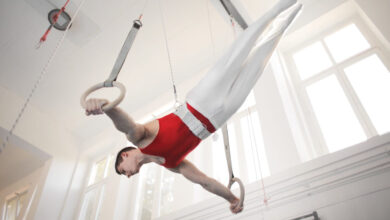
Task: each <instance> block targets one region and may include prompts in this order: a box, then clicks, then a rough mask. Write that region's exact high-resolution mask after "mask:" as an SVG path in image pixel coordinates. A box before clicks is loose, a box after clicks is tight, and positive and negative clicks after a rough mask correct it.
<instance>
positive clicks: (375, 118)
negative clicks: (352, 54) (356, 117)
mask: <svg viewBox="0 0 390 220" xmlns="http://www.w3.org/2000/svg"><path fill="white" fill-rule="evenodd" d="M345 73H346V75H347V77H348V79H349V80H350V81H351V84H352V86H353V88H354V89H355V91H356V93H357V95H358V97H359V99H360V101H361V102H362V104H363V106H364V108H365V109H366V111H367V113H368V115H369V117H370V119H371V120H372V122H373V124H374V126H375V128H376V129H377V131H378V133H379V134H383V133H386V132H388V131H390V102H389V100H390V73H389V71H388V70H387V69H386V67H385V66H384V65H383V63H382V62H381V60H380V59H379V57H378V56H377V55H372V56H370V57H368V58H366V59H364V60H361V61H359V62H357V63H355V64H353V65H352V66H349V67H348V68H346V69H345Z"/></svg>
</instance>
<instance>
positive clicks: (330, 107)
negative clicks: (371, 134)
mask: <svg viewBox="0 0 390 220" xmlns="http://www.w3.org/2000/svg"><path fill="white" fill-rule="evenodd" d="M307 93H308V96H309V99H310V101H311V103H312V106H313V109H314V113H315V115H316V116H317V120H318V123H319V125H320V127H321V130H322V133H323V135H324V138H325V141H326V143H327V146H328V148H329V151H330V152H334V151H337V150H340V149H343V148H345V147H348V146H351V145H353V144H356V143H359V142H361V141H364V140H366V136H365V134H364V132H363V130H362V128H361V126H360V124H359V122H358V120H357V118H356V116H355V114H354V112H353V110H352V108H351V106H350V104H349V102H348V100H347V97H346V96H345V94H344V92H343V90H342V88H341V86H340V85H339V83H338V81H337V79H336V77H335V76H334V75H332V76H329V77H327V78H325V79H323V80H321V81H319V82H317V83H315V84H313V85H310V86H308V87H307Z"/></svg>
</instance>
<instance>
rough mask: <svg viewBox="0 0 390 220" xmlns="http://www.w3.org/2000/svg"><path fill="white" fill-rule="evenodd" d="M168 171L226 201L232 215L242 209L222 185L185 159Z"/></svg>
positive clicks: (237, 200)
mask: <svg viewBox="0 0 390 220" xmlns="http://www.w3.org/2000/svg"><path fill="white" fill-rule="evenodd" d="M169 170H171V171H173V172H176V173H181V174H183V176H184V177H185V178H187V179H188V180H190V181H191V182H193V183H197V184H199V185H201V186H202V187H203V188H204V189H206V190H207V191H209V192H211V193H214V194H216V195H218V196H220V197H222V198H224V199H226V200H227V201H228V202H229V203H230V204H231V206H230V210H231V211H232V212H233V213H239V212H241V211H242V208H243V207H239V199H238V198H237V197H236V196H235V195H234V194H233V193H232V192H231V191H230V190H229V189H228V188H227V187H226V186H224V185H222V184H221V183H220V182H218V181H217V180H215V179H213V178H210V177H208V176H206V175H205V174H204V173H203V172H201V171H200V170H198V168H196V167H195V165H193V164H192V163H191V162H190V161H188V160H186V159H185V160H183V161H182V162H181V163H180V164H179V165H178V166H177V167H175V168H173V169H169Z"/></svg>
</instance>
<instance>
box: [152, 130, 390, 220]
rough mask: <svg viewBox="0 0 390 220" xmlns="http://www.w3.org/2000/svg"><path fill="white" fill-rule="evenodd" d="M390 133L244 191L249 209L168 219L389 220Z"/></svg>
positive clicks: (219, 208) (205, 210) (212, 204)
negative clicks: (304, 219)
mask: <svg viewBox="0 0 390 220" xmlns="http://www.w3.org/2000/svg"><path fill="white" fill-rule="evenodd" d="M389 152H390V134H387V135H384V136H382V137H375V138H373V139H371V140H368V141H367V142H364V143H361V144H358V145H356V146H353V147H351V148H347V149H344V150H343V151H339V152H336V153H333V154H328V155H325V156H323V157H320V158H318V159H316V160H312V161H309V162H306V163H304V164H301V165H299V166H296V167H295V168H290V169H288V170H285V171H284V172H281V173H279V174H277V175H274V176H271V177H269V178H267V179H266V181H265V186H266V187H265V190H266V195H267V198H268V203H267V204H265V203H264V202H263V190H262V188H261V183H260V182H256V183H254V184H250V185H247V186H246V191H247V193H246V200H245V209H244V211H243V212H242V213H240V214H238V215H233V214H231V213H230V212H229V205H228V204H227V202H222V201H220V200H219V199H218V198H212V199H209V200H207V201H203V202H201V203H198V204H196V205H193V206H191V207H187V208H185V209H182V210H179V211H177V212H173V213H171V214H169V215H166V216H162V217H161V218H158V219H161V220H164V219H245V220H246V219H248V220H249V219H256V220H259V219H268V220H288V219H293V218H296V217H299V216H302V215H306V214H310V213H312V212H313V211H317V212H318V214H319V217H320V219H322V220H334V219H344V220H350V219H351V220H352V219H353V220H366V219H375V220H387V219H388V216H389V215H390V210H389V209H388V204H389V203H388V202H389V200H390V198H389V195H390V157H389V155H390V154H389Z"/></svg>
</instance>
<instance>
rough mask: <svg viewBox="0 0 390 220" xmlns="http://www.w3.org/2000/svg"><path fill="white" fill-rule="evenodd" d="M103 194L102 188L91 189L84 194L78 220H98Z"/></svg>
mask: <svg viewBox="0 0 390 220" xmlns="http://www.w3.org/2000/svg"><path fill="white" fill-rule="evenodd" d="M103 194H104V186H101V187H96V188H93V189H91V190H90V191H88V192H87V193H86V194H85V197H84V202H83V206H82V208H81V213H80V217H79V220H91V219H98V216H99V211H100V204H101V201H102V197H103ZM99 195H100V197H99ZM95 213H96V214H95ZM94 216H95V218H94Z"/></svg>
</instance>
